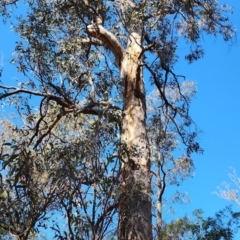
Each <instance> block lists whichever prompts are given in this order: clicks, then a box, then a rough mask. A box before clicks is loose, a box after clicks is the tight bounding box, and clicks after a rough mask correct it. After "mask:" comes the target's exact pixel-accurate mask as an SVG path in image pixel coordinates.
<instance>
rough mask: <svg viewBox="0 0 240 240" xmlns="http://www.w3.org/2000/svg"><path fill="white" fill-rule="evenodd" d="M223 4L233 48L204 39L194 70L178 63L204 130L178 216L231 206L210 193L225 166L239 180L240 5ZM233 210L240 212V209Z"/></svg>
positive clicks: (0, 42) (2, 44)
mask: <svg viewBox="0 0 240 240" xmlns="http://www.w3.org/2000/svg"><path fill="white" fill-rule="evenodd" d="M220 2H222V1H220ZM224 2H226V3H228V4H229V5H230V6H233V10H234V14H233V15H232V18H231V19H232V22H233V23H234V25H235V26H236V28H237V29H238V33H237V40H236V43H235V44H233V45H232V46H229V45H227V44H226V43H224V42H223V40H222V38H221V37H220V36H219V37H217V38H209V37H206V38H204V39H203V46H204V49H205V57H204V58H203V59H201V60H199V61H198V62H195V63H193V64H192V65H188V64H187V63H182V62H181V63H179V64H178V65H177V68H176V70H177V71H178V73H179V74H184V75H186V76H187V78H188V79H190V80H195V81H196V82H197V88H198V92H197V94H196V97H195V98H194V101H193V103H192V105H191V114H192V117H193V119H194V120H195V122H196V124H197V126H198V127H199V128H200V129H201V130H202V131H203V133H202V134H201V135H200V137H199V142H200V144H201V146H202V148H203V149H204V154H203V155H198V156H196V155H194V161H195V166H196V170H195V177H194V178H193V179H190V180H187V181H186V182H185V183H184V184H183V185H182V186H181V187H180V189H179V190H184V191H186V192H188V195H189V197H190V199H191V203H190V204H188V205H184V206H181V205H179V206H178V207H177V208H176V210H177V212H178V214H179V215H184V214H185V213H186V212H191V211H193V210H194V209H196V208H202V209H203V210H204V211H205V213H206V215H208V216H209V215H213V214H214V213H215V212H217V211H218V210H220V209H222V208H224V207H225V206H227V205H229V204H230V202H228V201H226V200H223V199H220V198H219V197H217V196H216V195H213V194H211V193H212V192H214V191H215V190H216V188H217V186H219V185H220V184H221V182H222V181H229V182H230V179H229V178H228V176H227V174H228V172H229V171H230V169H229V167H234V168H235V169H236V170H237V172H238V174H239V176H240V153H239V152H240V42H239V41H240V2H239V1H236V0H225V1H224ZM0 30H1V31H0V33H1V35H0V59H2V57H3V61H4V64H5V71H4V73H3V78H2V79H3V80H4V81H5V83H6V81H9V84H11V82H12V80H13V79H14V76H17V73H15V72H14V70H13V68H12V67H9V66H8V63H9V61H10V60H11V54H12V52H13V51H14V42H15V41H16V36H14V34H13V33H12V32H11V30H10V27H9V25H3V24H2V23H1V22H0ZM0 113H1V111H0ZM234 206H235V210H237V211H240V207H237V206H236V205H234ZM238 239H240V234H239V237H238ZM236 240H237V238H236Z"/></svg>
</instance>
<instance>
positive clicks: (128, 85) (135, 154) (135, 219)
mask: <svg viewBox="0 0 240 240" xmlns="http://www.w3.org/2000/svg"><path fill="white" fill-rule="evenodd" d="M87 33H88V34H89V35H90V36H91V37H94V38H95V39H97V40H98V42H96V43H97V44H101V43H102V45H107V46H108V48H109V49H110V50H111V51H112V52H113V54H114V56H115V65H116V66H117V67H118V68H119V70H120V72H121V78H122V81H123V83H124V93H123V94H124V96H123V101H124V104H123V105H124V109H123V118H122V127H121V144H122V145H121V147H122V148H121V158H122V159H121V160H122V165H121V174H122V196H121V199H120V206H119V226H118V238H119V240H130V239H131V240H151V239H152V221H151V218H152V217H151V199H150V192H151V185H150V160H149V149H148V139H147V133H146V99H145V91H144V81H143V75H142V61H141V59H142V57H141V56H142V53H143V49H142V47H141V44H142V43H141V36H140V35H139V34H138V33H136V32H132V33H130V34H129V37H128V38H129V39H128V45H127V48H126V49H123V47H122V46H121V44H120V43H119V42H118V40H117V38H116V37H115V36H114V35H113V34H112V33H111V32H109V31H108V30H107V29H105V28H104V27H103V26H102V25H101V24H100V25H89V26H88V27H87ZM91 41H93V40H91Z"/></svg>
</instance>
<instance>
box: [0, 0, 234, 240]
mask: <svg viewBox="0 0 240 240" xmlns="http://www.w3.org/2000/svg"><path fill="white" fill-rule="evenodd" d="M1 3H2V4H1V6H0V11H1V13H2V14H3V17H5V18H6V17H8V16H11V12H10V10H11V8H12V7H13V5H16V4H19V6H20V7H21V6H23V4H25V6H27V11H26V12H23V13H22V15H20V16H18V17H17V18H16V19H15V20H16V21H15V25H14V30H15V31H16V32H17V33H19V34H20V36H21V41H19V42H18V43H17V45H16V51H15V53H14V59H13V61H12V62H13V63H14V64H16V67H17V69H18V71H19V72H21V73H22V74H23V75H22V76H23V77H22V79H19V81H18V83H17V84H16V85H14V86H6V85H4V84H2V85H1V86H0V88H1V89H2V92H1V95H0V99H2V100H5V101H6V103H9V104H10V105H14V106H15V107H16V110H17V112H18V114H19V116H20V118H21V121H22V123H21V124H20V123H17V126H16V127H14V128H13V129H14V131H16V137H17V141H16V140H15V139H14V138H13V139H9V140H8V141H7V142H3V148H2V157H1V159H2V161H3V163H2V165H3V168H4V169H10V171H9V174H10V175H9V176H11V178H10V179H12V177H13V176H16V177H15V178H14V181H13V185H11V184H9V187H10V188H11V189H12V188H15V189H16V187H17V186H18V184H19V183H21V181H24V184H25V182H34V179H35V180H36V179H38V177H36V178H35V175H34V174H33V173H34V171H33V170H34V168H35V169H36V166H35V165H37V164H39V162H41V161H42V162H43V164H42V165H41V164H40V165H41V166H43V169H42V171H43V172H44V171H47V174H48V176H49V181H48V182H47V183H48V184H51V187H53V186H57V187H55V188H54V189H57V191H59V192H58V194H57V195H56V196H58V198H57V199H58V201H57V200H56V201H53V202H54V204H53V203H52V202H51V204H50V203H49V205H47V206H46V209H45V210H46V211H45V212H47V210H48V209H50V210H51V208H48V209H47V207H51V206H53V207H54V209H61V211H62V210H64V211H65V213H66V216H67V218H68V222H69V229H68V230H69V232H68V233H63V234H65V235H66V234H69V236H70V238H74V236H77V237H78V238H79V236H80V232H81V234H82V233H83V232H84V231H85V229H86V228H85V227H88V229H89V230H88V231H90V232H86V233H85V232H84V234H86V235H83V236H86V237H87V238H92V239H101V238H102V237H103V236H104V235H103V234H104V232H106V229H107V228H108V225H101V228H99V226H100V225H98V224H97V223H99V222H101V224H103V222H104V221H105V219H106V220H107V219H108V218H105V216H106V214H110V212H111V213H112V211H111V210H116V208H114V207H118V212H119V221H118V237H119V239H152V237H151V236H152V222H151V219H152V217H151V210H152V205H151V172H150V166H151V162H150V149H149V141H148V133H147V125H146V124H147V119H146V118H147V112H146V93H145V88H146V86H148V85H147V82H148V83H150V84H152V86H153V87H155V88H156V89H157V90H158V92H159V96H160V99H161V101H162V103H161V106H160V109H161V115H162V116H165V118H166V119H167V121H170V122H171V128H172V129H171V130H172V132H177V133H178V136H179V140H181V141H182V143H183V144H184V145H185V146H186V155H187V158H184V159H189V157H190V155H191V153H192V152H199V151H200V150H201V149H200V147H199V145H198V143H197V142H196V141H195V137H196V135H197V133H196V130H195V129H194V125H193V121H192V119H191V118H190V116H189V104H190V99H189V98H188V97H185V96H184V94H183V93H182V89H181V82H182V81H183V80H184V77H183V76H182V75H178V74H176V73H175V72H174V64H175V63H176V61H177V59H178V52H177V49H178V44H179V43H180V39H181V38H183V39H185V40H186V44H188V45H189V46H190V47H189V52H188V53H187V54H186V56H185V57H186V60H188V61H189V62H193V61H194V60H197V59H198V58H200V57H202V56H203V50H202V48H201V46H200V44H199V42H200V37H201V35H202V34H204V33H207V34H212V35H217V34H218V33H220V34H222V35H223V38H224V40H226V41H227V40H230V39H231V38H232V37H233V36H234V30H233V28H232V26H231V24H230V23H229V20H228V17H227V13H226V12H230V11H231V9H229V8H228V6H227V5H223V6H221V7H219V6H218V4H217V2H216V1H215V0H214V1H213V0H201V1H200V0H190V1H185V0H181V1H160V2H159V1H157V0H156V1H146V0H142V1H131V0H127V1H117V0H116V1H107V0H94V1H91V3H90V2H88V1H87V0H80V1H74V0H71V1H64V0H62V1H51V2H49V1H44V0H35V1H25V2H24V3H23V2H21V1H12V2H11V1H10V2H9V1H5V0H2V1H1ZM24 9H26V8H24ZM147 54H150V57H147V56H148V55H147ZM147 72H148V73H149V75H150V77H149V78H146V79H145V80H146V81H145V82H144V76H146V73H147ZM147 80H148V81H147ZM171 89H174V91H176V90H177V92H178V94H177V96H178V102H177V104H175V102H174V101H173V100H172V98H170V97H169V95H168V94H167V91H168V92H169V91H170V90H171ZM37 102H38V103H39V104H38V112H36V111H35V109H36V108H35V106H34V105H37ZM160 119H161V118H160ZM67 123H70V124H71V125H73V126H74V127H73V129H74V131H70V132H69V128H67V127H66V126H67ZM74 124H76V125H74ZM156 126H158V127H160V129H161V122H158V124H157V125H156ZM57 130H59V131H57ZM161 141H162V140H161ZM159 143H160V142H158V144H159ZM45 149H46V150H45ZM74 149H75V151H74ZM45 154H47V155H45ZM38 157H40V159H39V158H38ZM69 158H71V159H74V158H76V159H77V163H76V165H74V166H69V161H68V159H69ZM43 159H44V160H43ZM35 160H36V161H35ZM46 161H51V163H48V162H46ZM25 162H30V166H29V168H25V167H24V168H23V166H22V165H21V164H22V163H25ZM187 162H190V161H189V160H187ZM52 164H53V165H52ZM15 165H16V167H15ZM19 165H21V166H19ZM26 166H27V165H26ZM51 167H52V168H51ZM11 169H12V171H11ZM26 169H29V170H27V173H24V170H26ZM32 169H33V170H32ZM67 169H70V170H67ZM51 170H53V173H52V174H51ZM55 170H57V172H56V171H55ZM32 171H33V172H32ZM66 171H67V172H66ZM74 171H76V172H74ZM29 172H30V173H31V174H30V175H31V176H29ZM37 172H38V171H37ZM39 172H40V173H41V171H39ZM63 172H64V178H61V180H62V179H64V180H65V181H64V184H63V182H62V181H61V180H59V182H58V179H59V176H61V174H62V173H63ZM109 172H110V174H109ZM73 173H74V174H73ZM65 174H66V175H65ZM82 174H83V176H84V177H83V178H81V176H82ZM108 174H109V175H110V176H111V178H109V175H108ZM22 176H23V180H21V178H22ZM76 176H77V178H76ZM40 178H42V177H40ZM86 180H87V181H86ZM7 181H9V179H8V178H6V182H7ZM106 182H107V183H108V184H107V183H106ZM120 182H121V183H120ZM55 183H56V185H54V184H55ZM4 184H5V182H4ZM37 184H38V183H37ZM76 184H77V185H76ZM104 184H105V185H106V186H107V187H105V188H104V187H103V186H105V185H104ZM24 186H25V185H24ZM40 186H42V187H46V183H43V185H41V183H40ZM49 187H50V186H49ZM109 187H110V188H111V189H113V191H114V194H112V195H113V196H114V197H111V198H110V195H109V193H110V194H111V193H112V190H109ZM101 188H103V189H104V191H103V195H101V194H100V195H98V194H97V189H98V190H99V189H101ZM17 189H19V188H17ZM37 189H38V188H37ZM40 189H42V188H41V187H40ZM60 189H61V190H62V192H60ZM20 190H21V191H22V192H21V194H22V195H19V196H17V191H16V190H15V192H16V193H15V194H16V196H17V198H18V201H17V202H21V201H22V200H23V199H24V201H27V202H29V207H31V206H32V205H31V204H30V200H31V198H34V200H36V202H37V197H38V196H37V197H36V194H35V195H31V194H32V192H33V191H30V192H25V191H24V190H25V189H24V187H22V185H21V187H20ZM33 190H34V189H33ZM45 191H46V190H45V189H44V190H42V195H44V194H45ZM99 192H100V191H99ZM112 195H111V196H112ZM30 196H31V197H30ZM40 197H41V194H40ZM89 197H93V201H90V200H89ZM9 199H10V198H9ZM9 199H8V201H10V200H9ZM77 199H79V200H80V207H79V209H80V210H79V211H82V212H83V213H84V217H82V218H81V219H80V220H79V221H80V222H74V221H73V220H72V219H74V214H75V213H76V214H77V215H78V216H80V212H78V211H77V209H78V206H79V205H78V202H77V203H76V200H77ZM84 199H85V200H84ZM106 199H107V202H106V201H105V202H104V204H103V202H102V201H104V200H106ZM110 199H113V200H112V202H111V201H110V205H108V202H109V200H110ZM20 200H21V201H20ZM56 204H59V205H58V206H59V208H57V206H56ZM74 204H76V206H77V207H75V205H74ZM35 205H36V203H35ZM11 206H12V205H11ZM89 206H91V209H92V210H91V214H90V215H91V218H90V217H88V216H89V211H88V209H89V208H88V207H89ZM73 207H75V209H76V211H75V212H73V210H72V209H73ZM98 207H99V208H98ZM108 207H109V208H108ZM97 209H98V210H99V211H100V212H98V210H97ZM39 213H40V212H39ZM39 213H38V214H37V215H36V218H35V221H36V222H37V220H36V219H37V218H39V217H41V215H39ZM16 216H17V215H16ZM101 216H102V217H101ZM20 219H21V218H20ZM99 219H100V220H99ZM38 220H39V219H38ZM24 221H25V222H26V220H20V222H19V221H18V217H16V222H19V223H17V224H16V225H15V226H16V228H18V229H21V231H20V230H17V231H19V233H18V232H17V234H18V235H19V236H22V234H27V231H28V229H29V227H27V228H26V229H23V228H21V227H20V225H19V224H20V223H22V222H24ZM96 224H97V225H96ZM99 224H100V223H99ZM109 224H110V223H109ZM33 225H34V223H32V226H33ZM25 226H26V225H25ZM72 226H74V229H73V228H72ZM80 226H81V227H80ZM96 226H97V227H96ZM104 226H105V227H104ZM53 228H54V230H55V231H56V232H58V233H59V236H60V238H61V237H62V238H63V237H64V236H62V235H61V234H62V233H61V231H60V230H59V231H58V229H57V228H56V227H53ZM14 231H15V230H14ZM23 238H26V236H23Z"/></svg>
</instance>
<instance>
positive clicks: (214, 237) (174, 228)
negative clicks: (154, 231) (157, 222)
mask: <svg viewBox="0 0 240 240" xmlns="http://www.w3.org/2000/svg"><path fill="white" fill-rule="evenodd" d="M239 226H240V215H239V212H233V211H232V209H231V207H226V208H224V209H223V210H220V211H219V212H217V213H216V214H215V216H214V217H207V218H204V216H203V211H202V210H200V209H199V210H195V211H194V212H193V214H192V217H191V218H189V217H184V218H180V219H178V220H175V221H172V222H171V223H169V224H166V226H165V227H164V228H163V231H162V233H161V234H160V236H161V237H160V238H159V239H161V240H167V239H172V240H181V239H196V240H201V239H204V240H220V239H221V240H232V239H234V236H235V233H236V232H238V230H239Z"/></svg>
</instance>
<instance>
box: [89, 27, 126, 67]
mask: <svg viewBox="0 0 240 240" xmlns="http://www.w3.org/2000/svg"><path fill="white" fill-rule="evenodd" d="M87 33H88V34H89V35H90V36H91V37H94V38H96V39H98V40H100V41H102V42H103V43H105V44H106V45H107V47H108V48H109V49H110V50H111V51H112V53H113V54H114V56H115V65H116V66H117V67H118V68H120V67H121V61H122V59H123V52H124V49H123V48H122V46H121V44H120V43H119V42H118V40H117V38H116V37H115V36H114V34H112V33H111V32H109V31H108V30H107V29H105V28H104V27H103V26H102V25H95V24H93V25H89V26H87Z"/></svg>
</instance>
